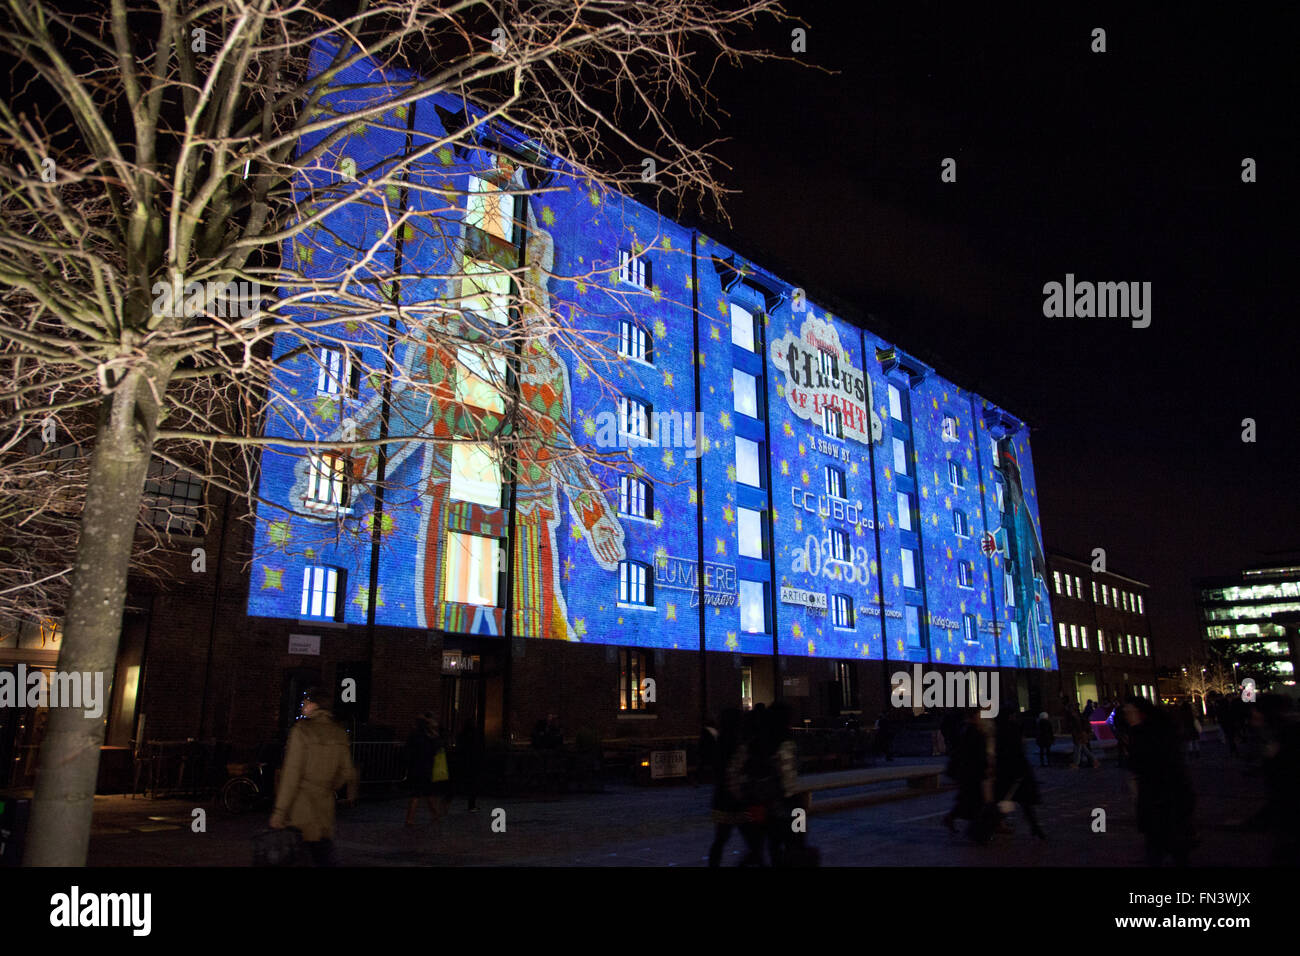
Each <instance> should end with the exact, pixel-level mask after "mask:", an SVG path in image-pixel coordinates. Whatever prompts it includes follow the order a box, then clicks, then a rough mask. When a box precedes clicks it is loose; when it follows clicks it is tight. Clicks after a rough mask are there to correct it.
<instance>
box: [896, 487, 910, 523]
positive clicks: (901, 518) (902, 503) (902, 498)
mask: <svg viewBox="0 0 1300 956" xmlns="http://www.w3.org/2000/svg"><path fill="white" fill-rule="evenodd" d="M898 528H899V530H900V531H911V530H912V496H911V495H910V494H908V493H907V492H906V491H900V492H898Z"/></svg>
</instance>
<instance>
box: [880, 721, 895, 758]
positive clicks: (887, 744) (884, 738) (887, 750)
mask: <svg viewBox="0 0 1300 956" xmlns="http://www.w3.org/2000/svg"><path fill="white" fill-rule="evenodd" d="M876 753H877V754H879V755H880V756H882V757H884V758H885V760H886V761H889V760H893V759H894V724H893V721H891V720H890V719H889V710H888V709H886V710H882V711H881V712H880V716H879V717H877V718H876Z"/></svg>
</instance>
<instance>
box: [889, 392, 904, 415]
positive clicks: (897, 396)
mask: <svg viewBox="0 0 1300 956" xmlns="http://www.w3.org/2000/svg"><path fill="white" fill-rule="evenodd" d="M889 417H890V418H892V419H894V420H895V421H900V422H901V421H902V420H903V396H902V393H900V392H899V391H898V387H897V386H895V385H891V386H889Z"/></svg>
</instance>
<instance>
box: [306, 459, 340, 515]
mask: <svg viewBox="0 0 1300 956" xmlns="http://www.w3.org/2000/svg"><path fill="white" fill-rule="evenodd" d="M347 472H348V460H347V459H346V458H344V457H343V456H342V455H312V456H311V458H310V464H309V466H308V469H307V498H306V501H305V502H304V503H305V504H306V505H307V507H309V508H311V507H317V508H343V507H346V506H347V503H348V482H347Z"/></svg>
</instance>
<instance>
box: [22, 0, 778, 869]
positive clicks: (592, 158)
mask: <svg viewBox="0 0 1300 956" xmlns="http://www.w3.org/2000/svg"><path fill="white" fill-rule="evenodd" d="M342 7H343V5H340V4H333V5H323V9H329V10H331V11H334V12H331V13H326V12H323V9H322V10H318V9H313V5H312V4H310V3H301V2H294V0H216V2H212V3H206V4H199V3H190V2H183V0H157V2H156V3H153V4H150V5H148V6H147V7H146V6H133V5H130V4H128V2H127V0H105V2H103V3H101V4H99V5H97V6H96V5H91V7H90V9H89V12H85V13H81V12H78V13H69V12H65V11H63V10H62V9H60V5H59V4H57V3H46V2H40V0H37V2H32V0H7V2H5V4H4V14H3V17H2V18H0V51H2V52H3V54H4V55H5V56H6V58H8V59H9V60H11V61H12V64H13V65H12V79H13V88H14V90H15V92H14V94H13V95H12V96H11V97H10V98H8V99H5V100H3V101H0V217H2V218H0V292H2V293H3V295H2V296H0V298H2V300H3V302H2V304H0V362H2V363H3V369H4V372H3V378H2V379H0V435H3V436H4V437H3V438H2V439H0V454H3V457H2V458H0V469H4V470H6V474H5V475H4V476H3V477H0V489H5V488H15V487H18V488H25V489H26V490H25V491H24V495H25V497H23V498H22V499H21V503H15V504H14V505H13V508H14V509H15V510H14V511H13V512H12V513H11V514H10V516H9V520H13V519H14V518H19V519H20V520H28V524H29V525H30V527H31V534H39V533H40V532H39V529H40V528H42V527H49V528H52V529H54V530H55V531H57V534H54V533H51V535H50V536H49V542H48V545H47V546H45V547H44V548H43V549H42V550H40V551H39V553H38V552H36V551H33V550H32V549H31V548H29V547H27V546H25V545H24V544H23V543H22V542H21V541H20V542H18V543H17V544H16V545H13V546H12V547H11V550H10V556H9V557H8V558H7V560H8V561H11V562H12V563H13V567H12V569H11V570H12V573H9V574H8V577H7V584H6V587H3V588H0V590H5V591H6V592H7V593H10V594H13V595H18V594H21V595H23V596H24V598H23V600H25V601H26V603H25V604H24V605H22V607H19V608H18V610H19V611H20V612H30V613H40V611H41V609H42V608H53V609H57V610H59V611H61V613H62V618H63V643H62V650H61V653H60V658H59V669H60V670H61V671H65V672H92V673H93V672H106V673H110V674H111V672H112V668H113V665H114V660H115V656H116V652H117V645H118V639H119V633H120V622H121V615H122V609H123V606H124V602H125V600H126V582H127V575H128V571H129V570H130V565H131V561H132V554H133V548H135V547H137V544H136V542H137V522H138V518H139V515H140V504H141V494H142V489H143V488H144V486H145V481H146V477H147V474H148V470H149V468H150V463H151V461H163V462H170V463H172V464H173V465H174V466H177V467H184V468H186V469H188V470H190V471H193V472H194V473H196V474H198V475H200V476H201V477H202V478H203V480H205V481H207V482H209V483H212V484H216V485H219V486H221V487H224V488H226V490H228V491H230V492H232V493H235V494H238V495H243V496H246V497H247V496H250V495H252V494H253V492H252V491H250V489H251V488H252V482H251V480H250V478H249V476H250V475H251V474H252V469H253V467H254V465H255V463H256V458H257V455H258V453H259V452H260V450H261V449H262V448H264V447H266V446H268V445H270V444H274V445H275V446H276V447H278V448H282V449H283V448H296V449H300V450H301V451H302V452H303V453H307V452H320V451H322V450H326V451H328V452H329V454H331V455H336V456H340V457H345V458H346V460H347V461H348V463H349V467H351V468H353V469H354V473H355V477H356V479H357V480H358V481H359V482H360V483H362V484H363V485H365V486H367V487H378V486H379V485H381V484H382V482H383V480H384V466H385V460H384V459H385V455H386V454H387V451H386V449H387V448H388V447H390V445H392V444H393V443H401V442H406V443H427V442H437V441H463V440H469V441H474V442H478V443H488V444H490V445H491V447H492V448H493V449H494V451H493V454H494V456H495V458H496V459H497V461H498V462H500V463H501V464H502V465H503V466H505V467H513V468H519V467H527V466H528V465H529V464H532V463H536V461H538V460H540V459H543V458H544V459H545V460H546V461H547V463H548V464H549V465H551V466H556V467H560V470H561V471H564V469H563V467H562V466H557V465H556V463H557V462H562V461H564V460H566V459H567V458H577V457H581V456H582V455H583V454H585V452H583V451H582V449H580V448H578V447H577V445H576V443H574V442H573V441H572V436H570V435H568V434H567V433H566V431H565V430H564V429H562V428H560V429H557V428H556V427H555V423H554V421H553V419H552V418H551V417H549V416H548V415H547V414H546V413H545V411H544V410H540V411H539V410H537V409H535V408H533V407H532V406H531V405H530V404H529V403H527V402H524V401H520V397H521V391H520V387H519V385H518V383H519V382H520V381H522V380H526V379H527V376H528V374H529V372H530V368H535V366H536V363H538V362H545V361H546V355H545V354H543V352H544V350H543V352H539V350H538V347H537V345H538V343H539V342H544V341H546V340H547V339H554V340H557V341H559V342H561V343H562V344H563V345H564V347H566V348H568V349H572V350H575V351H579V352H584V351H585V352H586V353H587V355H588V357H587V358H585V359H583V361H586V362H588V363H589V364H590V367H591V368H592V369H593V370H594V371H596V372H599V370H600V369H601V368H602V366H604V367H608V363H609V362H610V361H612V355H613V352H612V350H611V348H610V344H611V343H609V342H607V341H603V340H601V339H600V338H599V337H598V336H595V335H589V334H584V333H583V330H582V323H581V321H580V317H577V318H575V317H573V316H570V318H569V319H567V320H562V319H561V317H560V316H561V311H560V310H559V309H558V308H556V305H557V303H555V302H554V301H551V300H549V299H547V298H545V297H542V296H539V295H538V293H537V290H538V288H539V277H540V276H542V275H543V273H544V272H545V270H546V268H548V263H547V261H546V259H545V249H544V248H542V247H538V246H535V245H534V244H531V243H530V244H529V245H528V246H527V247H524V248H516V249H515V252H514V254H513V255H512V254H510V246H511V242H512V240H511V238H510V236H511V234H512V230H511V228H510V226H509V225H508V224H507V223H505V222H502V221H499V220H494V218H493V217H494V215H496V214H495V213H493V211H492V209H493V208H494V207H493V206H492V203H491V202H490V201H489V202H488V203H487V204H486V205H485V204H483V203H482V202H481V200H482V196H479V197H478V199H477V200H475V199H474V197H473V196H467V195H465V190H464V189H463V188H462V189H460V190H456V189H453V188H449V186H448V184H447V177H446V176H445V175H441V174H439V167H440V166H445V165H446V164H447V163H448V160H449V157H450V158H451V160H452V161H455V157H456V155H457V151H458V150H480V151H481V150H484V149H486V150H488V151H489V152H494V153H495V154H496V160H495V161H494V163H493V167H494V168H493V169H492V170H491V171H490V172H489V173H485V174H484V176H483V178H482V179H481V181H480V185H479V186H475V187H472V188H471V190H470V192H471V193H474V192H476V191H482V190H487V191H490V192H492V193H494V194H495V195H496V196H522V197H529V196H535V195H537V194H538V193H540V192H544V191H545V190H547V189H549V188H565V187H563V186H559V185H555V184H554V183H553V182H552V179H553V177H554V176H556V174H557V171H558V172H559V173H560V174H562V176H563V178H564V179H565V180H566V181H569V182H573V181H578V182H585V183H586V184H588V187H589V188H590V189H593V190H621V189H627V188H633V187H634V186H635V188H640V189H645V188H650V189H651V190H652V194H653V195H654V196H655V197H658V198H670V197H671V198H674V199H676V200H677V201H679V202H680V201H682V200H687V199H689V200H692V201H695V202H701V201H707V202H709V203H713V204H715V205H716V204H718V203H720V201H721V199H722V197H723V193H724V190H723V189H722V187H721V186H720V184H719V183H718V181H717V179H716V178H715V176H714V174H713V169H715V168H716V162H715V160H714V159H713V157H712V156H711V154H710V152H709V149H710V146H711V144H710V143H707V142H706V143H692V142H688V141H687V139H686V138H685V137H683V136H682V135H680V134H679V133H678V131H677V130H675V129H674V127H673V125H672V123H670V121H669V120H668V118H667V117H668V111H669V110H670V109H672V108H673V107H674V105H675V104H677V105H678V106H679V107H680V108H682V109H685V110H687V111H689V112H692V113H694V114H695V115H698V116H704V115H705V114H706V113H707V111H708V107H709V105H710V104H709V103H708V101H707V100H706V96H707V94H706V92H705V90H704V86H703V84H702V82H701V76H702V75H707V74H708V72H710V70H711V69H712V64H713V62H715V61H716V59H717V58H719V57H724V58H729V59H732V60H735V59H737V58H739V57H741V56H756V57H764V56H772V55H774V54H772V53H768V52H763V51H761V50H760V51H754V50H750V51H746V52H742V51H741V50H740V49H738V48H737V47H736V46H735V45H734V43H733V39H732V38H733V37H735V36H736V35H737V34H738V32H739V31H744V30H747V29H749V28H751V27H752V26H753V25H754V23H755V22H756V19H757V18H759V17H760V16H761V15H766V14H771V15H775V16H780V15H782V12H781V10H780V8H779V6H778V4H777V3H776V0H749V2H746V3H742V4H739V5H733V6H730V7H728V8H723V7H715V6H713V5H711V4H709V3H707V2H703V0H660V2H656V3H631V2H614V0H576V2H569V0H565V2H560V0H540V2H522V0H518V2H515V0H502V2H493V3H486V2H478V0H467V2H453V3H434V2H427V0H379V2H375V3H367V2H364V0H363V2H359V3H356V5H355V6H354V7H353V8H352V9H350V10H348V11H347V12H337V11H339V10H341V9H342ZM696 64H699V65H698V66H696ZM442 95H449V96H451V97H455V99H456V100H457V101H458V102H461V103H463V104H465V105H464V107H463V108H462V109H460V110H456V109H447V110H445V113H446V115H444V116H442V117H441V121H440V122H439V124H437V129H436V130H433V129H432V127H429V126H424V127H421V128H415V127H414V126H413V124H412V123H411V122H410V121H409V120H410V116H411V112H412V111H413V110H414V108H415V106H416V104H424V103H430V102H433V98H435V97H438V96H442ZM628 117H633V118H634V121H629V120H628ZM500 129H511V130H514V131H517V132H518V133H519V134H520V135H521V137H523V138H524V141H526V143H527V144H528V146H527V148H524V149H516V150H511V151H506V150H499V149H497V146H496V140H495V139H494V137H496V136H497V135H498V134H497V133H496V132H494V131H497V130H500ZM381 141H382V142H384V143H386V144H387V146H386V147H385V148H384V149H383V150H382V151H381V152H378V153H376V152H375V150H374V149H373V148H368V144H373V143H376V142H381ZM507 153H508V155H507ZM555 157H561V158H562V159H563V164H564V165H563V166H562V167H561V166H560V165H559V164H558V161H557V160H556V159H555ZM647 169H649V170H653V171H654V176H653V183H651V184H650V185H649V187H647V186H646V184H645V180H646V178H647V177H646V175H645V173H646V171H647ZM484 183H486V185H483V184H484ZM473 202H478V205H477V206H473V205H471V204H472V203H473ZM496 208H504V207H496ZM513 208H514V209H516V210H519V209H521V208H522V209H524V210H528V209H530V206H529V204H528V203H527V202H525V203H522V204H520V205H516V206H515V207H513ZM467 209H469V210H474V209H477V217H478V218H477V221H476V222H474V223H472V224H468V225H467V224H466V220H467V219H469V218H470V216H469V215H468V214H467ZM514 215H516V216H518V217H519V221H518V222H517V223H515V224H514V225H515V226H517V227H518V229H519V231H520V232H526V231H527V230H528V229H529V225H530V224H529V221H528V219H527V218H526V216H525V214H523V213H515V214H514ZM349 224H351V225H352V226H357V225H358V224H360V225H359V228H349V227H348V226H349ZM471 229H472V233H471V231H470V230H471ZM649 238H652V237H647V239H649ZM470 242H472V243H477V244H478V246H479V247H480V248H479V251H480V252H483V253H485V255H484V256H482V257H481V258H486V259H487V260H489V261H493V262H495V267H494V268H493V269H491V270H488V272H487V273H485V272H484V271H483V270H482V269H478V268H475V269H469V268H467V267H466V266H465V265H464V264H463V261H462V260H458V259H457V258H456V256H454V255H451V256H438V255H434V254H430V253H428V249H429V248H436V247H441V248H444V249H446V250H451V251H452V252H454V251H455V250H457V249H460V248H463V246H464V244H466V243H470ZM419 246H423V247H424V248H425V253H424V254H422V255H420V256H419V257H418V260H419V261H420V262H421V263H429V262H435V263H442V265H440V266H439V267H437V268H435V269H433V270H428V269H425V271H420V270H418V269H415V268H413V267H412V263H413V262H414V261H416V259H417V256H415V255H414V249H415V248H416V247H419ZM496 253H500V254H499V255H497V254H496ZM449 260H450V262H451V264H450V265H447V264H446V263H447V262H448V261H449ZM617 266H618V264H617V263H613V264H610V263H603V264H593V271H595V272H607V271H608V270H609V269H610V268H617ZM448 290H451V291H450V292H448ZM502 314H505V315H508V316H509V317H510V318H511V321H508V322H506V323H500V322H499V321H497V319H499V318H500V316H501V315H502ZM286 336H288V337H289V338H292V337H293V336H297V337H298V338H299V340H300V344H299V345H298V346H297V347H295V348H292V349H289V350H288V352H285V351H284V350H282V349H281V348H280V343H282V342H284V341H285V338H286ZM273 341H274V343H275V345H274V347H273ZM322 343H324V344H325V345H327V346H334V347H336V349H331V350H330V351H331V352H332V351H335V350H336V351H338V352H340V353H346V351H347V350H354V351H360V352H361V353H363V354H364V358H365V361H364V364H365V366H366V372H367V376H366V380H365V382H364V383H363V388H364V389H365V390H366V394H367V395H368V396H371V403H370V411H371V412H375V411H379V412H383V413H385V414H381V415H377V416H376V415H371V417H370V418H369V419H367V417H366V415H365V414H363V415H361V416H358V419H357V420H353V421H348V422H338V423H337V425H331V426H330V427H329V429H324V428H322V427H321V425H320V423H319V422H318V421H315V420H314V419H312V418H311V417H310V416H305V415H303V414H301V411H300V410H299V409H298V406H297V405H296V404H295V403H294V402H293V401H292V400H291V399H292V396H291V395H290V394H288V393H287V387H286V385H285V379H284V377H283V376H282V375H281V374H280V373H281V371H282V369H283V368H284V365H285V363H286V361H288V357H297V358H301V356H302V355H303V354H304V351H307V352H309V353H311V354H313V355H314V356H315V355H320V356H321V357H320V358H319V359H314V360H315V361H318V362H319V364H320V373H321V374H322V375H332V376H338V375H339V368H338V367H337V364H335V363H333V360H332V359H330V358H329V357H328V354H327V353H322V352H320V351H319V349H318V347H319V346H320V345H321V344H322ZM416 345H420V346H423V347H427V348H430V349H433V350H436V351H438V353H439V354H444V355H447V356H464V355H465V354H466V350H468V356H469V361H468V364H469V365H471V366H472V368H473V371H474V373H475V374H477V375H479V376H480V377H482V378H484V379H486V380H487V384H488V385H489V386H491V387H493V388H496V389H498V390H499V391H500V392H501V394H503V395H506V396H508V400H507V401H506V402H505V404H504V406H503V408H502V409H501V411H500V412H499V413H493V412H492V411H490V410H489V411H487V412H484V413H483V414H481V415H476V416H474V417H473V418H472V419H471V420H468V421H464V422H459V423H457V427H456V428H455V435H454V436H448V435H442V434H436V433H434V432H433V431H432V430H430V429H429V428H427V427H425V425H423V424H419V423H413V422H407V421H405V420H404V418H403V416H402V414H401V409H402V407H403V405H402V396H403V395H404V394H416V393H420V392H421V390H423V394H424V395H425V397H426V398H427V397H430V392H429V389H430V382H429V380H428V377H427V376H421V375H417V374H414V373H413V371H412V368H411V367H410V364H409V363H405V362H403V360H402V358H401V356H402V355H403V354H404V353H406V352H408V351H410V349H411V347H413V346H416ZM462 364H465V363H464V362H463V361H462ZM368 422H369V423H370V424H368ZM376 422H382V424H381V425H375V424H374V423H376ZM51 423H53V428H54V430H55V433H56V434H61V435H62V436H63V437H62V438H61V440H59V441H52V440H51V439H50V429H51ZM372 425H373V426H374V427H372ZM376 427H377V428H379V429H380V430H379V432H378V433H376V431H375V428H376ZM59 429H62V432H61V433H60V432H59ZM268 434H270V435H274V438H268V437H266V436H267V435H268ZM49 446H53V447H54V449H55V450H54V451H53V452H51V449H50V447H49ZM69 447H75V448H76V449H78V450H79V451H78V452H77V453H70V454H69V453H60V452H58V451H57V449H58V448H69ZM61 455H62V457H60V456H61ZM323 457H324V456H323V455H319V456H317V458H316V459H313V461H315V462H316V464H313V465H311V466H310V467H320V464H319V459H321V458H323ZM59 462H62V464H59ZM331 467H332V466H331ZM567 473H571V474H572V475H574V476H576V477H574V478H573V480H574V481H577V482H579V483H581V482H582V481H584V480H585V479H584V478H583V477H582V475H581V469H577V468H576V467H575V468H574V469H571V470H570V471H569V472H567ZM28 479H31V480H28ZM596 490H598V489H594V488H593V489H590V491H592V492H595V491H596ZM580 491H581V489H580ZM268 504H269V503H268ZM281 504H282V503H281ZM23 515H32V516H38V517H33V518H30V519H23V518H21V516H23ZM31 534H29V537H30V536H31ZM74 542H75V551H74V550H73V549H74ZM2 545H3V542H0V546H2ZM60 588H62V590H60ZM42 589H43V590H42ZM103 733H104V727H103V723H102V722H100V721H96V720H88V719H86V718H84V716H83V714H82V712H81V711H79V710H73V709H67V708H64V709H59V710H55V711H54V712H53V713H52V714H51V719H50V723H49V728H48V730H47V732H46V735H45V738H44V742H43V745H42V752H41V763H40V772H39V776H38V782H37V789H36V798H35V803H34V807H33V815H32V823H31V832H30V837H29V841H28V851H27V860H26V862H28V863H29V864H34V865H79V864H82V863H84V860H85V854H86V849H87V845H88V840H89V829H90V816H91V805H92V799H91V798H92V795H93V792H94V788H95V779H96V773H97V768H98V761H99V748H100V746H101V744H102V740H103Z"/></svg>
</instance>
